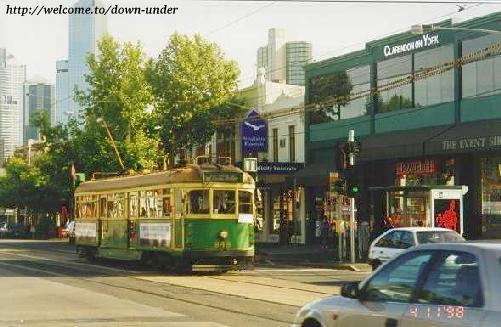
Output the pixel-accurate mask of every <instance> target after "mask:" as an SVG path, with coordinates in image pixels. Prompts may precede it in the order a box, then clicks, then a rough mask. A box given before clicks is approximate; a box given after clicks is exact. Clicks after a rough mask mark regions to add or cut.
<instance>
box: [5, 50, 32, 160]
mask: <svg viewBox="0 0 501 327" xmlns="http://www.w3.org/2000/svg"><path fill="white" fill-rule="evenodd" d="M25 79H26V66H25V65H21V64H19V63H17V62H16V60H15V59H14V57H13V56H7V50H6V49H5V48H0V139H2V141H3V142H2V145H1V147H0V151H1V152H2V154H1V155H0V158H2V161H3V162H0V164H3V163H4V161H5V160H6V159H8V158H9V157H10V156H12V154H13V153H14V150H15V149H16V147H17V146H19V145H20V144H21V143H22V134H21V133H22V114H21V112H22V94H21V92H22V87H23V83H24V81H25Z"/></svg>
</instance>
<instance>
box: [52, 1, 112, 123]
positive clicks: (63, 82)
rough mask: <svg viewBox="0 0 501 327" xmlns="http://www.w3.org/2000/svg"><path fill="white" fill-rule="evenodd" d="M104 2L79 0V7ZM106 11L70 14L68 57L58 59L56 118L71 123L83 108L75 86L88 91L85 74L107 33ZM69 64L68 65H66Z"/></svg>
mask: <svg viewBox="0 0 501 327" xmlns="http://www.w3.org/2000/svg"><path fill="white" fill-rule="evenodd" d="M96 5H101V4H100V2H99V1H97V0H79V1H78V2H77V3H76V4H75V7H83V8H86V7H94V6H96ZM106 30H107V27H106V16H104V15H70V18H69V46H68V49H69V51H68V60H67V62H66V61H65V60H59V61H58V62H57V70H58V72H57V78H56V93H57V104H56V111H57V114H56V118H57V121H58V122H60V123H67V122H68V119H69V117H70V116H72V115H79V114H80V111H81V108H80V106H79V105H78V103H76V101H75V98H74V95H75V90H76V89H78V90H80V91H86V90H87V89H88V84H87V82H86V81H85V75H86V74H89V68H88V66H87V58H88V56H89V55H90V54H96V51H97V42H98V41H99V40H100V39H101V38H102V37H103V35H104V34H105V33H106ZM65 66H66V67H65Z"/></svg>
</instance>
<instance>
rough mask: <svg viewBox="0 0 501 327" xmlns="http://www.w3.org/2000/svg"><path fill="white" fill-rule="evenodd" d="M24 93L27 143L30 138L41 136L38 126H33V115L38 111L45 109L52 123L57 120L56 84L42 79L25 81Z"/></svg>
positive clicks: (24, 133) (34, 138)
mask: <svg viewBox="0 0 501 327" xmlns="http://www.w3.org/2000/svg"><path fill="white" fill-rule="evenodd" d="M23 95H24V102H23V136H24V137H23V143H24V144H27V143H28V140H29V139H33V140H38V139H39V138H40V133H39V130H38V128H37V127H35V126H33V116H34V115H35V114H36V113H38V112H40V111H45V112H47V115H48V118H49V119H50V122H51V125H53V124H54V122H55V108H54V104H55V101H54V97H55V89H54V85H52V84H50V83H48V82H46V81H44V80H41V79H33V80H30V81H27V82H26V83H24V89H23Z"/></svg>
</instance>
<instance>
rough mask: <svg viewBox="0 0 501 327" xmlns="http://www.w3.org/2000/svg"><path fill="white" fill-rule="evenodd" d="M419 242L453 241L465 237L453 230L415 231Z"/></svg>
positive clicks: (459, 240) (460, 240) (461, 240)
mask: <svg viewBox="0 0 501 327" xmlns="http://www.w3.org/2000/svg"><path fill="white" fill-rule="evenodd" d="M417 239H418V243H419V244H425V243H455V242H463V241H464V240H465V239H464V238H463V237H462V236H461V235H459V234H458V233H456V232H455V231H425V232H417Z"/></svg>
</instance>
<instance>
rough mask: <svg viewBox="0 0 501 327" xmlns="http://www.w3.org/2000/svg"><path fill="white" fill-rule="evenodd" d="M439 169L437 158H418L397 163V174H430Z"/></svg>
mask: <svg viewBox="0 0 501 327" xmlns="http://www.w3.org/2000/svg"><path fill="white" fill-rule="evenodd" d="M436 171H437V164H436V162H435V160H416V161H406V162H399V163H397V176H402V175H428V174H434V173H435V172H436Z"/></svg>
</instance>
